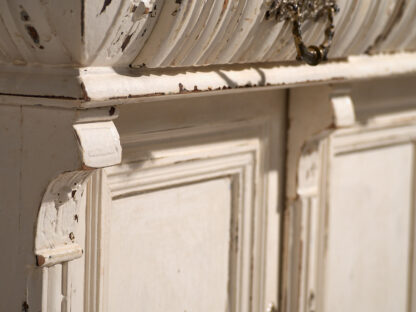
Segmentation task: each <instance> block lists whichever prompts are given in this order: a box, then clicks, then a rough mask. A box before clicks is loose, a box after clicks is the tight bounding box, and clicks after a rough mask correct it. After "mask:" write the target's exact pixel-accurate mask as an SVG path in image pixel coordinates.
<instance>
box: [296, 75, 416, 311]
mask: <svg viewBox="0 0 416 312" xmlns="http://www.w3.org/2000/svg"><path fill="white" fill-rule="evenodd" d="M414 85H415V79H414V78H406V79H399V80H392V79H389V80H374V81H369V82H359V83H355V84H353V85H352V86H351V89H350V90H349V96H344V95H343V96H341V97H340V96H338V97H337V95H335V98H334V99H332V100H331V101H330V102H331V103H330V105H329V106H331V105H332V108H333V110H335V111H336V109H337V104H339V103H340V101H342V104H345V105H344V108H345V107H347V106H348V105H349V108H350V109H349V110H348V112H347V113H345V112H346V111H347V110H345V109H344V113H343V114H339V112H338V115H337V114H336V113H337V112H335V117H347V116H350V117H351V116H352V118H349V120H350V121H351V122H350V123H349V124H346V123H344V124H342V125H341V126H339V125H338V124H337V120H347V119H346V118H344V119H342V118H338V119H337V118H335V119H334V120H335V122H334V124H331V125H330V127H329V128H328V129H324V131H322V132H321V133H320V134H319V136H315V138H313V139H312V140H315V141H310V143H309V144H310V146H307V148H305V149H304V152H303V156H302V158H301V162H300V163H301V164H302V163H303V164H304V166H302V165H300V166H299V172H298V177H300V178H299V179H298V181H299V184H298V185H299V186H300V187H299V188H298V194H299V195H300V196H299V199H300V200H299V201H298V202H296V203H295V204H296V205H297V206H296V205H293V207H291V208H292V209H294V210H296V213H297V214H298V215H297V216H294V217H293V218H294V219H296V220H297V222H298V226H297V228H295V230H294V231H296V233H297V235H298V236H297V237H295V236H294V235H293V236H292V238H293V241H295V243H294V244H293V246H295V247H294V248H293V249H292V253H291V256H290V257H289V258H290V259H293V261H294V262H296V263H301V265H299V266H298V267H296V268H294V267H293V272H292V273H291V274H292V275H291V278H292V280H293V281H294V277H298V279H297V281H298V283H297V284H296V282H293V284H292V288H290V289H288V293H291V294H292V297H291V298H292V301H291V302H289V303H288V305H289V304H291V305H292V307H296V308H295V309H293V310H292V311H303V312H307V311H308V312H312V311H322V312H332V311H339V312H347V311H348V312H349V311H355V312H367V311H378V312H389V311H397V312H414V311H416V283H415V282H416V275H415V265H416V254H415V250H416V249H415V235H416V231H415V225H416V223H415V221H416V220H415V216H416V215H415V198H416V197H415V191H416V190H415V181H416V180H415V177H416V174H415V173H416V171H415V170H416V166H415V159H416V153H415V142H416V94H415V93H414V87H412V86H414ZM304 92H306V93H308V92H309V93H311V94H312V93H315V92H316V90H313V89H311V90H304ZM301 96H302V97H303V96H304V95H299V96H296V95H294V97H293V98H297V99H299V100H300V99H301ZM309 98H310V99H311V98H312V97H309ZM307 104H309V103H306V102H305V105H304V107H306V106H307ZM294 105H295V106H296V105H302V104H300V102H298V103H294ZM315 134H316V133H315ZM308 175H309V178H308V177H307V176H308ZM308 179H309V181H308ZM306 182H308V183H306ZM302 185H303V186H302ZM296 248H298V249H297V250H296ZM298 250H302V252H298ZM297 261H298V262H297ZM295 286H298V287H299V288H297V289H296V288H295Z"/></svg>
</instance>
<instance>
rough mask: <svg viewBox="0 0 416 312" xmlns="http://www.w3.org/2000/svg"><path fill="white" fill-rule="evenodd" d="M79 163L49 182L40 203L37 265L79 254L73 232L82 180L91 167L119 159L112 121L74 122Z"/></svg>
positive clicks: (98, 166)
mask: <svg viewBox="0 0 416 312" xmlns="http://www.w3.org/2000/svg"><path fill="white" fill-rule="evenodd" d="M73 127H74V130H75V134H76V137H77V139H78V143H79V149H80V154H81V155H80V156H81V157H80V158H81V160H82V163H81V164H80V168H79V169H78V170H74V171H71V172H66V173H62V174H61V175H59V176H58V177H57V178H55V179H54V180H53V181H52V182H51V183H50V184H49V186H48V188H47V190H46V192H45V194H44V196H43V199H42V203H41V207H40V211H39V215H38V221H37V229H36V239H35V254H36V259H37V264H38V265H39V266H52V265H55V264H57V263H61V262H65V261H70V260H74V259H77V258H79V257H81V256H82V253H83V250H82V248H81V246H80V244H78V243H77V237H76V235H75V233H76V232H77V231H76V228H77V224H78V215H79V209H80V206H81V205H82V202H83V200H84V197H85V192H84V190H85V182H86V180H87V179H88V177H89V176H90V175H91V174H92V173H93V172H94V170H93V169H97V168H103V167H107V166H111V165H116V164H119V163H120V162H121V145H120V137H119V135H118V132H117V129H116V127H115V126H114V123H113V122H112V121H106V122H91V123H81V124H75V125H74V126H73Z"/></svg>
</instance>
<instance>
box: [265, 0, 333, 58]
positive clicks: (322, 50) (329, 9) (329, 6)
mask: <svg viewBox="0 0 416 312" xmlns="http://www.w3.org/2000/svg"><path fill="white" fill-rule="evenodd" d="M338 11H339V8H338V6H337V4H336V0H274V1H273V2H272V4H271V7H270V10H268V11H267V12H266V19H270V18H271V17H273V16H274V17H275V19H276V20H277V21H278V22H280V21H285V20H290V21H291V22H292V34H293V37H294V41H295V45H296V51H297V59H298V60H303V61H305V62H306V63H307V64H309V65H312V66H315V65H318V64H319V63H321V62H322V61H324V60H326V59H327V56H328V52H329V48H330V47H331V44H332V39H333V37H334V34H335V31H334V28H335V27H334V15H335V13H337V12H338ZM322 17H326V18H327V25H326V28H325V39H324V41H323V42H322V44H320V45H319V46H316V45H311V46H306V45H305V43H304V42H303V39H302V32H301V26H302V23H303V22H304V21H305V20H307V19H314V20H315V21H317V20H319V19H320V18H322Z"/></svg>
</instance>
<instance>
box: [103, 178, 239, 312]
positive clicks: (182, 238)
mask: <svg viewBox="0 0 416 312" xmlns="http://www.w3.org/2000/svg"><path fill="white" fill-rule="evenodd" d="M231 198H232V187H231V179H230V178H218V179H215V180H210V181H204V182H197V183H194V184H189V185H181V186H175V187H172V188H168V189H163V190H155V191H153V192H149V193H144V194H138V195H134V196H129V197H125V198H121V199H117V200H114V201H113V205H112V208H111V217H110V219H109V220H111V221H110V222H111V224H110V227H111V233H110V246H109V279H108V305H109V306H108V311H149V312H150V311H151V312H166V311H170V312H184V311H186V312H193V311H198V312H212V311H218V312H225V311H228V310H229V305H230V302H229V298H230V296H229V290H228V288H229V283H230V280H229V279H230V274H229V272H230V270H229V266H230V245H231V242H230V237H231V234H230V231H231V228H230V227H231V215H232V210H233V209H232V200H231Z"/></svg>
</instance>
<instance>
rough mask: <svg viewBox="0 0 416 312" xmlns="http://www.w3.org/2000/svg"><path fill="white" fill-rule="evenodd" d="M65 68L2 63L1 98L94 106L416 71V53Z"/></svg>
mask: <svg viewBox="0 0 416 312" xmlns="http://www.w3.org/2000/svg"><path fill="white" fill-rule="evenodd" d="M61 70H62V69H59V68H42V72H41V73H39V72H38V68H36V67H35V68H33V70H32V71H28V68H26V70H24V69H23V68H21V67H20V68H19V67H18V66H13V67H12V66H7V68H4V70H2V68H0V82H1V83H0V104H2V103H3V104H18V105H45V106H58V107H66V108H70V107H78V108H91V107H99V106H108V105H119V104H128V103H137V102H146V101H152V100H160V99H161V98H166V99H168V98H170V96H176V97H177V96H178V95H181V96H189V95H193V96H199V95H201V94H205V93H204V92H215V91H219V90H221V91H224V90H226V91H227V92H236V91H237V92H239V91H240V90H241V88H245V89H246V90H249V89H253V90H258V89H263V88H266V87H269V88H270V87H274V88H288V87H296V86H305V85H316V84H324V83H339V82H346V81H354V80H363V79H371V78H382V77H390V76H395V75H408V74H416V53H398V54H380V55H373V56H369V55H361V56H352V57H349V58H347V59H344V60H338V61H331V62H327V63H324V64H321V65H319V66H316V67H311V66H309V65H293V64H291V65H283V64H250V65H233V66H210V67H200V68H186V69H165V70H153V71H151V70H143V69H116V68H112V67H87V68H80V69H78V70H72V69H71V70H69V69H63V70H65V72H62V71H61ZM62 73H64V75H65V77H62ZM28 81H31V83H30V84H29V83H27V82H28ZM48 82H50V83H52V84H53V86H54V88H51V87H50V84H49V83H48ZM68 85H70V86H71V88H68ZM33 98H36V101H34V99H33Z"/></svg>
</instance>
